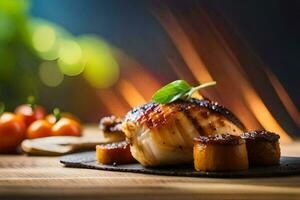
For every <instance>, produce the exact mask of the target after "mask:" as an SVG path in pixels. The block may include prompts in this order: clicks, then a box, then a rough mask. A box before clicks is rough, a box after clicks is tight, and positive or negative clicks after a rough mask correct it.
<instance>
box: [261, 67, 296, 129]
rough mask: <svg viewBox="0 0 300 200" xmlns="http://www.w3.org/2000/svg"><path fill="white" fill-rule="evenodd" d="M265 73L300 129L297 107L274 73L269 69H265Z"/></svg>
mask: <svg viewBox="0 0 300 200" xmlns="http://www.w3.org/2000/svg"><path fill="white" fill-rule="evenodd" d="M265 71H266V73H267V76H268V78H269V80H270V82H271V84H272V86H273V87H274V89H275V91H276V93H277V95H278V97H279V99H280V100H281V102H282V104H283V105H284V107H285V109H286V110H287V111H288V113H289V114H290V116H291V118H292V119H293V120H294V122H295V123H296V124H297V126H298V127H300V113H299V112H298V109H297V107H296V106H295V104H294V102H293V101H292V99H291V98H290V97H289V95H288V93H287V92H286V90H285V89H284V87H283V86H282V84H281V83H280V81H279V80H278V78H277V77H276V76H275V75H274V74H273V72H271V71H270V70H269V69H267V68H266V69H265Z"/></svg>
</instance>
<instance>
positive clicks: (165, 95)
mask: <svg viewBox="0 0 300 200" xmlns="http://www.w3.org/2000/svg"><path fill="white" fill-rule="evenodd" d="M214 85H216V82H215V81H213V82H208V83H204V84H201V85H198V86H197V87H191V86H190V85H189V84H188V83H187V82H186V81H184V80H177V81H174V82H172V83H169V84H167V85H165V86H164V87H162V88H161V89H159V90H158V91H157V92H156V93H155V94H154V95H153V96H152V100H153V101H155V102H157V103H161V104H167V103H171V102H173V101H176V100H177V99H183V100H187V99H189V98H191V97H192V95H193V93H194V92H196V91H198V90H200V89H202V88H206V87H210V86H214Z"/></svg>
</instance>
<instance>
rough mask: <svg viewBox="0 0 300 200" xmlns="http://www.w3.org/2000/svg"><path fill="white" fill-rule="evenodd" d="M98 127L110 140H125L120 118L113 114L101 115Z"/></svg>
mask: <svg viewBox="0 0 300 200" xmlns="http://www.w3.org/2000/svg"><path fill="white" fill-rule="evenodd" d="M99 129H100V130H101V131H102V132H103V134H104V137H106V138H109V139H110V140H111V141H114V142H118V141H123V140H125V134H124V132H123V131H122V119H120V118H118V117H116V116H114V115H112V116H109V117H103V118H102V119H101V120H100V123H99Z"/></svg>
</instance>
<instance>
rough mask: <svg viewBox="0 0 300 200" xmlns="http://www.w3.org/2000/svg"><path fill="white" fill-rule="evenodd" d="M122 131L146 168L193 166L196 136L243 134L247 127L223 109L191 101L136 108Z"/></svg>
mask: <svg viewBox="0 0 300 200" xmlns="http://www.w3.org/2000/svg"><path fill="white" fill-rule="evenodd" d="M122 130H123V131H124V133H125V135H126V139H127V141H128V142H129V144H130V150H131V153H132V155H133V157H134V158H135V159H136V160H138V161H139V162H140V163H141V164H142V165H144V166H160V165H172V164H180V163H192V162H193V138H194V137H196V136H199V135H211V134H221V133H228V134H232V135H240V134H242V133H243V132H244V131H245V127H244V125H243V124H242V123H241V122H240V121H239V120H238V119H237V118H236V117H235V116H234V115H233V114H232V113H231V112H230V111H229V110H227V109H226V108H224V107H223V106H220V105H219V104H217V103H213V102H211V101H208V100H199V99H189V100H187V101H183V100H177V101H175V102H173V103H170V104H157V103H154V102H150V103H148V104H145V105H142V106H139V107H137V108H134V109H133V110H131V111H130V112H129V113H128V114H127V115H126V116H125V119H124V122H123V124H122Z"/></svg>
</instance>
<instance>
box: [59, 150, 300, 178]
mask: <svg viewBox="0 0 300 200" xmlns="http://www.w3.org/2000/svg"><path fill="white" fill-rule="evenodd" d="M60 162H61V163H63V164H64V165H65V166H66V167H76V168H88V169H98V170H108V171H120V172H134V173H145V174H156V175H168V176H189V177H215V178H243V177H272V176H287V175H295V174H300V157H281V160H280V165H276V166H270V167H252V168H249V169H248V170H244V171H234V172H197V171H195V170H194V168H193V166H192V165H180V166H176V167H175V166H169V167H167V166H166V167H159V168H148V167H147V168H146V167H143V166H142V165H140V164H138V163H136V164H126V165H117V166H112V165H102V164H98V163H97V162H96V154H95V151H89V152H82V153H76V154H70V155H66V156H62V157H61V159H60Z"/></svg>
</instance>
